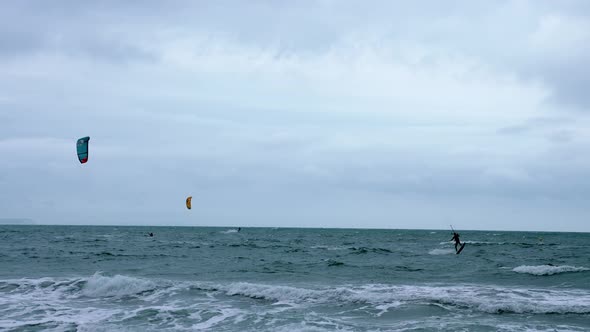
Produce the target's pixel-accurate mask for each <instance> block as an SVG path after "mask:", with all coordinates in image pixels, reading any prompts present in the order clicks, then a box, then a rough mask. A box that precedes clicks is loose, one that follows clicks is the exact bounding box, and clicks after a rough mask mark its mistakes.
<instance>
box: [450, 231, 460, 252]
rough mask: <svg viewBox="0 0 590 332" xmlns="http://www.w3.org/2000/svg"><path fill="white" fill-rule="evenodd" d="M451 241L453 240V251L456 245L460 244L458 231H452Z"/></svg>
mask: <svg viewBox="0 0 590 332" xmlns="http://www.w3.org/2000/svg"><path fill="white" fill-rule="evenodd" d="M451 241H455V251H457V246H460V245H461V241H460V240H459V233H457V232H453V238H452V239H451Z"/></svg>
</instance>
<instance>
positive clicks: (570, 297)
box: [212, 283, 590, 314]
mask: <svg viewBox="0 0 590 332" xmlns="http://www.w3.org/2000/svg"><path fill="white" fill-rule="evenodd" d="M212 289H214V290H217V291H220V292H223V293H225V294H227V295H232V296H234V295H242V296H246V297H250V298H254V299H265V300H270V301H277V302H279V303H286V304H299V305H317V304H320V303H324V304H326V303H328V304H332V303H339V304H342V303H349V304H350V303H368V304H372V305H373V306H374V308H375V309H377V310H382V309H383V308H385V307H383V305H384V304H393V306H400V305H404V304H412V303H416V304H420V303H422V304H443V305H447V306H451V307H458V308H470V309H472V310H473V309H474V310H477V311H482V312H486V313H503V312H512V313H540V314H545V313H577V314H588V313H590V292H589V291H587V290H547V289H522V288H507V287H495V286H390V285H365V286H347V287H337V288H328V289H308V288H298V287H291V286H275V285H262V284H251V283H232V284H228V285H216V286H215V287H214V288H212Z"/></svg>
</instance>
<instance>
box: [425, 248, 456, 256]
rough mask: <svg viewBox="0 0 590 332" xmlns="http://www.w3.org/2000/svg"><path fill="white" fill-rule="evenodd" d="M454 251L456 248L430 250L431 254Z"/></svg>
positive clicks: (445, 253) (443, 253)
mask: <svg viewBox="0 0 590 332" xmlns="http://www.w3.org/2000/svg"><path fill="white" fill-rule="evenodd" d="M454 253H455V249H432V250H430V251H429V252H428V254H429V255H450V254H454Z"/></svg>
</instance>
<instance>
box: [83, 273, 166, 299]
mask: <svg viewBox="0 0 590 332" xmlns="http://www.w3.org/2000/svg"><path fill="white" fill-rule="evenodd" d="M155 288H156V284H155V283H154V282H152V281H150V280H147V279H139V278H133V277H127V276H122V275H116V276H113V277H107V276H103V275H101V274H98V273H95V274H94V275H93V276H92V277H90V278H89V279H88V281H87V282H86V285H84V288H83V289H82V295H84V296H88V297H109V296H114V297H121V296H126V295H134V294H138V293H142V292H145V291H149V290H153V289H155Z"/></svg>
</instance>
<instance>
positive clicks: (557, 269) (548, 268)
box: [512, 265, 590, 276]
mask: <svg viewBox="0 0 590 332" xmlns="http://www.w3.org/2000/svg"><path fill="white" fill-rule="evenodd" d="M512 271H514V272H517V273H527V274H532V275H536V276H549V275H553V274H559V273H567V272H583V271H590V269H589V268H586V267H578V266H569V265H560V266H554V265H521V266H518V267H515V268H514V269H512Z"/></svg>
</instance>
